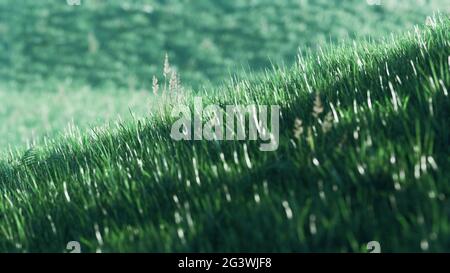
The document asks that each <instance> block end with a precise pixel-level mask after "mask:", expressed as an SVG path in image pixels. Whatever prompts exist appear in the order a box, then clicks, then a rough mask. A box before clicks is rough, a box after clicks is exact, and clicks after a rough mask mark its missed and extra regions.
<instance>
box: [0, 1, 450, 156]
mask: <svg viewBox="0 0 450 273" xmlns="http://www.w3.org/2000/svg"><path fill="white" fill-rule="evenodd" d="M81 2H82V5H81V6H78V7H70V6H68V5H67V4H66V1H64V0H61V1H55V0H40V1H33V0H22V1H20V2H17V1H15V0H0V100H1V101H2V104H1V107H0V136H2V137H1V138H0V157H2V154H4V153H6V152H8V150H9V147H12V148H13V150H14V149H20V150H21V151H22V150H23V149H26V148H27V147H26V146H27V145H25V143H32V142H36V143H38V144H39V143H43V142H44V139H45V138H53V137H55V136H58V135H59V133H60V132H62V131H64V130H65V129H66V127H67V124H68V123H72V122H73V123H74V124H75V125H76V126H77V127H79V128H80V130H86V128H87V127H88V126H90V125H99V124H103V123H106V122H109V121H111V120H114V119H115V118H116V116H117V114H120V115H121V116H122V117H124V118H127V117H129V115H127V113H128V107H131V108H132V109H133V111H134V112H135V113H136V115H139V116H140V115H141V114H142V113H144V112H145V111H144V110H145V109H146V108H147V107H148V102H147V99H146V97H149V96H148V95H147V94H145V93H144V92H138V93H136V92H133V94H132V96H131V97H130V98H129V97H128V94H127V93H126V91H136V90H141V89H144V90H148V89H150V88H151V80H152V75H153V74H155V75H157V76H160V77H159V78H160V79H161V78H162V77H161V66H162V63H163V58H164V53H165V52H166V51H167V52H168V53H169V56H170V61H171V63H172V65H173V66H175V67H176V68H177V70H178V71H179V72H180V74H181V80H182V83H183V85H184V86H185V87H188V86H196V85H208V80H211V83H216V82H220V81H223V80H224V79H226V78H228V77H229V73H230V72H232V73H233V74H238V75H241V74H243V73H242V72H240V71H241V65H242V66H243V67H247V64H248V67H249V68H251V69H252V70H253V71H259V70H260V69H263V68H266V67H268V66H269V65H270V64H269V58H270V60H271V61H273V62H274V63H278V62H281V61H283V60H284V61H285V62H286V64H289V65H290V64H291V63H293V62H294V60H295V55H296V51H297V48H298V47H299V46H300V47H301V48H309V49H311V50H313V51H314V50H315V48H316V46H317V45H320V44H323V43H325V42H326V41H328V40H331V41H338V40H342V39H344V38H345V39H347V38H349V37H351V38H361V37H367V36H368V35H370V36H371V37H375V38H376V37H380V36H383V35H387V34H388V33H390V32H398V31H400V30H403V29H405V28H409V27H411V26H412V25H413V24H415V23H422V22H424V21H425V16H426V15H429V14H431V13H432V12H433V11H434V10H438V9H441V10H442V11H448V5H447V2H446V0H431V1H426V2H424V1H418V2H417V3H416V2H415V3H414V4H411V1H410V0H386V1H383V5H381V6H369V5H368V4H367V3H366V1H365V0H346V1H341V0H333V1H332V0H314V1H307V0H301V1H298V0H283V1H272V0H253V1H247V0H234V1H229V0H216V1H213V2H212V1H207V2H201V1H192V0H183V1H181V0H108V1H100V0H85V1H81ZM280 14H282V16H280ZM236 66H239V67H236ZM246 79H247V78H246ZM99 85H100V86H99ZM86 86H87V89H89V90H91V91H92V92H86V91H84V89H86ZM63 89H64V90H66V91H67V92H64V93H63V94H64V96H61V93H59V92H58V91H59V90H63ZM118 89H119V90H120V91H125V92H115V91H116V90H118ZM110 90H114V92H110ZM208 90H212V89H211V88H209V89H208ZM51 91H55V92H51ZM130 100H131V101H130ZM105 104H108V107H105ZM62 107H64V111H61V108H62ZM97 109H100V110H97ZM94 119H95V120H94Z"/></svg>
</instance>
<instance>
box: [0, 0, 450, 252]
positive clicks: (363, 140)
mask: <svg viewBox="0 0 450 273" xmlns="http://www.w3.org/2000/svg"><path fill="white" fill-rule="evenodd" d="M412 2H413V3H412ZM412 2H411V1H401V0H399V1H388V0H386V1H383V0H381V5H369V4H368V2H366V1H362V0H361V1H359V0H348V1H330V0H317V1H308V0H297V1H291V0H282V1H269V0H253V1H239V0H236V1H228V0H220V1H219V0H218V1H188V0H184V1H180V0H178V1H169V0H167V1H163V0H160V1H143V0H141V1H118V0H111V1H100V0H98V1H95V0H92V1H89V0H85V1H83V0H81V3H80V5H79V6H70V5H68V4H67V3H65V2H64V1H51V0H42V1H31V0H30V1H20V3H17V1H12V0H0V102H1V104H0V136H1V138H0V251H2V252H67V249H66V245H67V243H68V242H69V241H78V242H79V243H80V245H81V248H82V251H83V252H367V248H366V245H367V243H368V242H370V241H377V242H379V243H380V245H381V250H382V251H383V252H421V251H423V252H444V251H449V250H450V239H449V238H450V221H449V220H448V215H450V202H449V196H450V184H449V181H450V172H449V171H448V170H449V168H450V127H449V124H450V110H449V109H450V99H449V95H448V90H449V89H450V19H448V18H447V15H446V14H447V13H448V12H449V10H448V5H447V3H445V2H446V1H443V0H442V1H438V0H435V1H431V0H429V1H426V0H421V1H412ZM437 12H440V14H437ZM165 56H167V58H166V57H165ZM169 72H170V73H169ZM198 96H201V97H202V99H203V103H204V104H205V105H207V104H215V105H219V106H226V105H252V104H255V105H277V106H279V107H280V109H281V114H280V118H279V141H278V143H277V144H278V149H277V150H275V151H272V152H261V151H260V149H259V147H260V144H261V143H260V141H251V140H241V141H218V140H217V141H195V140H189V141H175V140H174V139H173V138H171V135H170V133H171V128H172V125H173V124H174V122H175V121H176V120H177V118H175V117H173V116H172V115H171V111H172V109H173V108H174V107H176V106H177V105H179V104H184V105H187V106H188V107H192V105H193V102H194V99H195V97H198Z"/></svg>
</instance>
